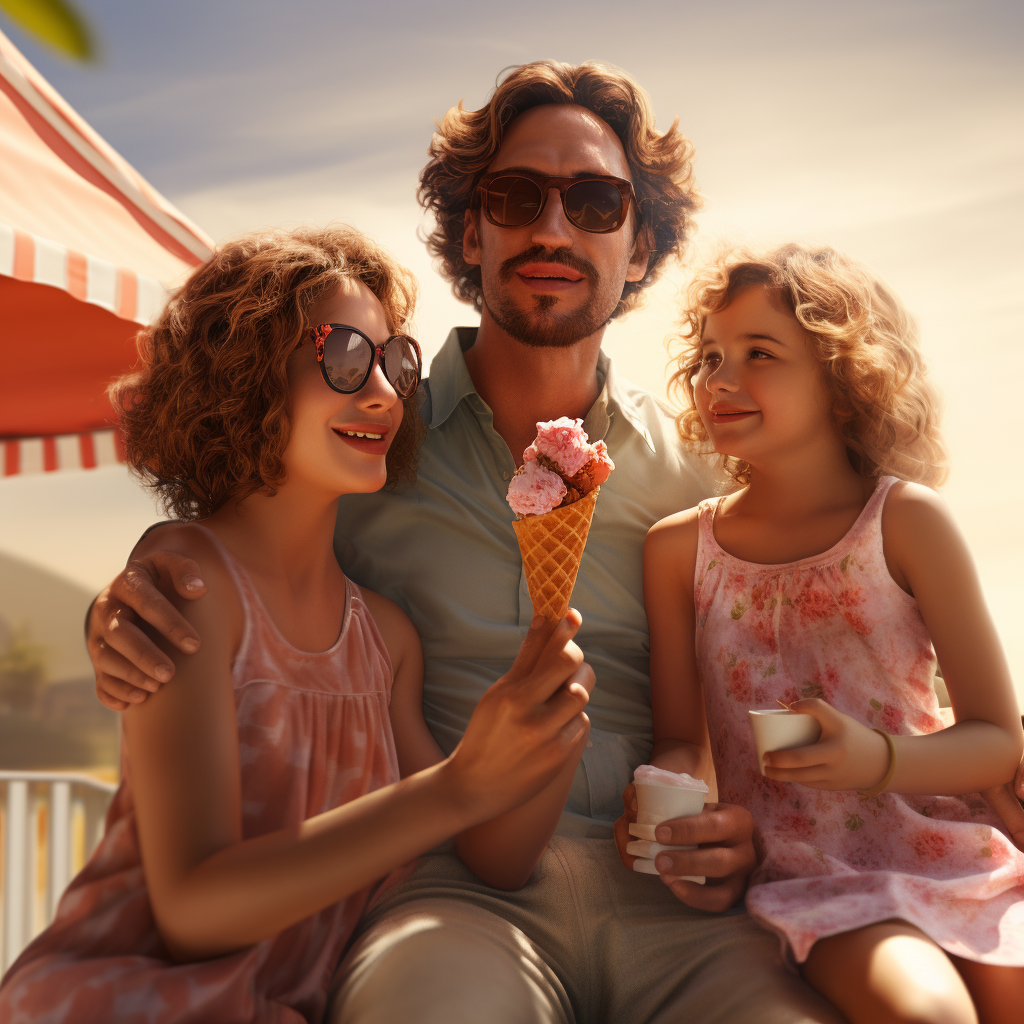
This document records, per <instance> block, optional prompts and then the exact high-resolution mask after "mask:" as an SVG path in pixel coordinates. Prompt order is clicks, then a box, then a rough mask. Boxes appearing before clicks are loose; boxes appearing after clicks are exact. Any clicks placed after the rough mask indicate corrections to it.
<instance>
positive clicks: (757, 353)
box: [750, 348, 775, 359]
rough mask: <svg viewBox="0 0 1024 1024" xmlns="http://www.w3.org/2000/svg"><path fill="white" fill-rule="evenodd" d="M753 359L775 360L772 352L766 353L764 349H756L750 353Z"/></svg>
mask: <svg viewBox="0 0 1024 1024" xmlns="http://www.w3.org/2000/svg"><path fill="white" fill-rule="evenodd" d="M750 358H751V359H774V358H775V357H774V356H773V355H772V354H771V352H765V350H764V349H763V348H755V349H753V350H752V351H751V353H750Z"/></svg>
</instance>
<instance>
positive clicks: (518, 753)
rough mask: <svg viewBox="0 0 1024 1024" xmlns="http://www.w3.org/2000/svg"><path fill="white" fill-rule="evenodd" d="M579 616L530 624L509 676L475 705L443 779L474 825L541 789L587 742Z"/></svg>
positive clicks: (587, 686)
mask: <svg viewBox="0 0 1024 1024" xmlns="http://www.w3.org/2000/svg"><path fill="white" fill-rule="evenodd" d="M581 621H582V620H581V619H580V616H579V612H577V611H575V610H570V611H569V614H568V615H566V617H565V618H564V619H562V620H561V621H560V622H552V621H551V620H548V619H544V618H542V617H540V616H538V617H536V618H534V620H533V622H532V623H531V625H530V630H529V632H528V633H527V634H526V638H525V639H524V640H523V644H522V646H521V647H520V648H519V654H518V655H517V657H516V660H515V662H514V663H513V665H512V667H511V668H510V669H509V671H508V672H507V673H506V674H505V675H503V676H502V677H501V678H500V679H499V680H498V681H497V682H496V683H494V685H493V686H491V687H490V689H488V690H487V692H486V693H484V695H483V696H482V697H481V698H480V702H479V703H478V704H477V706H476V710H475V711H474V712H473V717H472V718H471V719H470V720H469V725H468V726H467V727H466V732H465V734H464V735H463V737H462V740H461V741H460V743H459V745H458V746H457V747H456V748H455V751H454V752H453V753H452V755H451V757H450V758H449V759H448V763H447V765H446V766H445V767H446V775H447V776H448V777H449V778H450V779H451V780H452V784H453V786H454V792H455V794H456V795H457V798H458V799H459V800H464V801H467V802H468V805H469V806H471V807H472V808H473V810H474V812H475V813H476V814H478V815H479V816H480V819H481V820H486V819H487V818H491V817H493V816H495V815H498V814H502V813H503V812H505V811H507V810H510V809H511V808H513V807H517V806H519V805H520V804H522V803H523V802H525V801H526V800H529V799H530V798H531V797H532V796H534V795H535V794H536V793H538V792H539V791H540V790H541V789H543V788H544V787H545V786H546V785H547V784H548V783H549V782H550V781H551V780H552V779H553V778H554V776H555V775H556V774H557V773H558V771H559V769H560V768H561V767H562V765H563V764H565V762H566V760H567V759H568V758H569V757H572V756H575V755H577V754H579V753H580V751H581V750H582V748H583V746H584V745H585V744H586V742H587V737H588V736H589V734H590V720H589V719H588V718H587V716H586V715H585V714H584V713H583V709H584V708H585V707H586V705H587V701H588V700H589V699H590V691H591V690H592V689H593V688H594V681H595V680H594V672H593V669H591V667H590V666H589V665H588V664H587V663H586V662H585V661H584V660H583V652H582V651H581V650H580V649H579V647H577V646H576V644H574V643H573V642H572V638H573V637H574V636H575V635H576V631H577V630H578V629H579V627H580V623H581Z"/></svg>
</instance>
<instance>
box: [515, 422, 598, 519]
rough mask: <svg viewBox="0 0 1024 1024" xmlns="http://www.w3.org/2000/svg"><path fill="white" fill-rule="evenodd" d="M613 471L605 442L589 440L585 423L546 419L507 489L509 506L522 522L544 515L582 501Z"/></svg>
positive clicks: (538, 427) (538, 429)
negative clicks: (524, 518) (584, 427)
mask: <svg viewBox="0 0 1024 1024" xmlns="http://www.w3.org/2000/svg"><path fill="white" fill-rule="evenodd" d="M614 468H615V464H614V463H613V462H612V460H611V459H610V458H609V457H608V447H607V445H606V444H605V443H604V441H595V442H594V443H593V444H591V443H590V441H589V440H588V439H587V432H586V431H585V430H584V429H583V420H580V419H575V420H574V419H570V418H569V417H568V416H561V417H559V418H558V419H557V420H547V421H546V422H543V423H538V424H537V437H536V439H535V440H534V442H533V444H531V445H530V447H529V448H527V449H526V451H525V452H523V464H522V466H520V467H519V470H518V471H517V472H516V475H515V476H514V477H512V482H511V483H510V484H509V487H508V503H509V505H511V506H512V511H513V512H515V513H516V515H517V516H519V518H520V519H521V518H522V517H523V516H536V515H543V514H544V513H545V512H550V511H551V510H552V509H555V508H558V507H559V506H560V505H570V504H572V503H574V502H576V501H579V500H580V498H582V497H583V495H585V494H589V493H590V492H591V491H593V490H594V489H595V488H597V487H600V486H601V484H603V483H604V482H605V480H607V479H608V474H609V473H610V472H611V471H612V470H613V469H614ZM555 481H558V483H557V484H556V482H555Z"/></svg>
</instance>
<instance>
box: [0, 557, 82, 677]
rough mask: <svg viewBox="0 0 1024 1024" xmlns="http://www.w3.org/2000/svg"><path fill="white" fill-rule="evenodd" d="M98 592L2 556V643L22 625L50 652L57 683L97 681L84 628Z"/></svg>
mask: <svg viewBox="0 0 1024 1024" xmlns="http://www.w3.org/2000/svg"><path fill="white" fill-rule="evenodd" d="M93 597H95V595H94V594H90V593H89V592H88V591H87V590H86V589H85V588H84V587H80V586H79V585H78V584H77V583H72V582H71V581H70V580H66V579H62V578H61V577H60V576H58V575H56V574H55V573H52V572H49V571H48V570H46V569H40V568H39V567H37V566H34V565H32V564H30V563H29V562H24V561H22V560H21V559H20V558H16V557H14V556H13V555H9V554H5V553H2V552H0V641H3V640H4V639H5V637H6V635H7V634H8V631H9V630H11V629H14V628H16V627H18V626H20V625H22V624H25V625H27V626H28V627H29V629H30V630H31V633H32V638H33V639H34V640H35V641H36V642H37V643H39V644H42V645H43V646H44V647H45V648H46V667H47V676H48V678H49V679H50V680H51V681H53V682H60V681H62V680H66V679H83V678H91V676H92V666H91V664H90V662H89V656H88V655H87V654H86V651H85V641H84V639H83V633H82V630H83V625H84V623H85V613H86V610H87V609H88V607H89V602H90V601H92V599H93Z"/></svg>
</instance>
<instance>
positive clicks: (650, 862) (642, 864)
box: [626, 839, 704, 885]
mask: <svg viewBox="0 0 1024 1024" xmlns="http://www.w3.org/2000/svg"><path fill="white" fill-rule="evenodd" d="M696 849H697V847H696V846H662V844H661V843H650V842H647V840H645V839H634V840H633V842H631V843H627V844H626V853H628V854H631V855H632V856H634V857H636V860H635V861H633V870H634V871H639V872H640V873H641V874H643V875H657V874H660V873H661V872H659V871H658V869H657V868H656V867H655V866H654V858H655V857H657V856H658V854H659V853H662V852H663V851H664V850H669V851H672V850H696ZM679 877H680V878H682V879H683V880H684V881H687V882H697V883H698V884H699V885H703V884H704V876H703V875H680V876H679Z"/></svg>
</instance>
